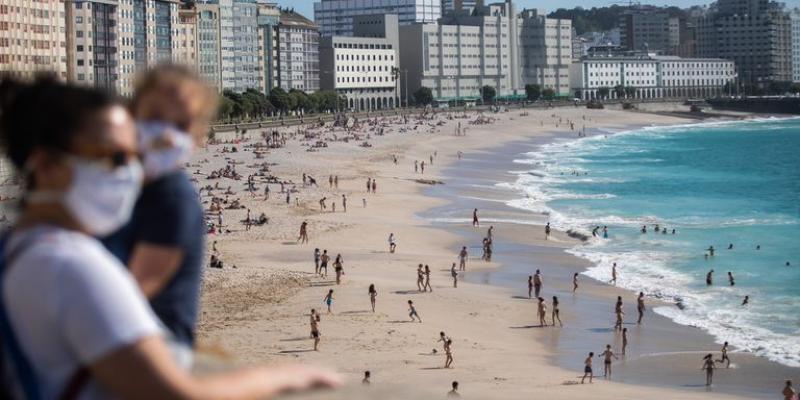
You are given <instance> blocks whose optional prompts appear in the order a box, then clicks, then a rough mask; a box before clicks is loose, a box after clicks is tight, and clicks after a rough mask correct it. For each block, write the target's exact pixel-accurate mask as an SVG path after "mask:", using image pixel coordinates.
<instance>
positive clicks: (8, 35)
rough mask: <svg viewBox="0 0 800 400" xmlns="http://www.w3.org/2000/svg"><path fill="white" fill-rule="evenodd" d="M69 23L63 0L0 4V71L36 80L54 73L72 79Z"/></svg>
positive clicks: (8, 0) (19, 0)
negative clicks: (70, 73)
mask: <svg viewBox="0 0 800 400" xmlns="http://www.w3.org/2000/svg"><path fill="white" fill-rule="evenodd" d="M65 20H66V19H65V7H64V3H63V2H60V1H42V0H3V1H2V2H0V72H2V73H9V74H11V75H13V76H17V77H20V78H32V77H33V76H34V75H35V74H36V73H37V72H40V71H51V72H53V73H55V74H56V75H57V76H58V78H59V79H62V80H66V79H68V74H67V38H66V29H65V26H64V24H65Z"/></svg>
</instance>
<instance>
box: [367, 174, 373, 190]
mask: <svg viewBox="0 0 800 400" xmlns="http://www.w3.org/2000/svg"><path fill="white" fill-rule="evenodd" d="M371 188H372V179H371V178H367V193H369V190H370V189H371Z"/></svg>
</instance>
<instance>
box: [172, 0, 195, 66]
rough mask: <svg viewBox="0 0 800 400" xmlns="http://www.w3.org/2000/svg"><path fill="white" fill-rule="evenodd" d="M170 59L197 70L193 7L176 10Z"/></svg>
mask: <svg viewBox="0 0 800 400" xmlns="http://www.w3.org/2000/svg"><path fill="white" fill-rule="evenodd" d="M172 60H173V61H174V62H175V63H178V64H183V65H188V66H191V67H192V68H193V69H195V70H197V67H198V60H197V10H196V9H195V8H194V7H186V8H181V9H180V10H178V21H177V24H176V25H175V26H174V28H173V40H172Z"/></svg>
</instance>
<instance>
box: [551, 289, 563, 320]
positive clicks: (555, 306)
mask: <svg viewBox="0 0 800 400" xmlns="http://www.w3.org/2000/svg"><path fill="white" fill-rule="evenodd" d="M551 319H552V323H553V326H556V320H558V326H561V327H563V326H564V324H563V323H562V322H561V315H560V312H559V311H558V297H556V296H553V311H552V315H551Z"/></svg>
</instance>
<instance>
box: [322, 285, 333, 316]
mask: <svg viewBox="0 0 800 400" xmlns="http://www.w3.org/2000/svg"><path fill="white" fill-rule="evenodd" d="M323 301H324V302H325V304H326V305H327V306H328V314H330V313H331V306H332V305H333V289H330V290H328V294H326V295H325V299H324V300H323Z"/></svg>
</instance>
